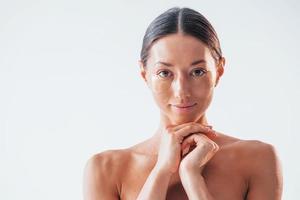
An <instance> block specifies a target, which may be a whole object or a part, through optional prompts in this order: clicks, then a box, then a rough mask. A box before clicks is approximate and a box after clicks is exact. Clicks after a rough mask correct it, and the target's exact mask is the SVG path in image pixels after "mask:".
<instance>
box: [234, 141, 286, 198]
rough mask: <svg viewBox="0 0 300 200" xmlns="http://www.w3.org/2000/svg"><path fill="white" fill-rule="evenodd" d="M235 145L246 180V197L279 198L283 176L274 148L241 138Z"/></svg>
mask: <svg viewBox="0 0 300 200" xmlns="http://www.w3.org/2000/svg"><path fill="white" fill-rule="evenodd" d="M236 145H237V146H238V149H239V154H240V158H242V159H241V160H242V163H243V164H242V166H243V171H244V174H245V176H246V177H247V180H248V192H247V193H248V194H247V199H280V198H281V195H282V187H283V186H282V184H283V180H282V179H283V178H282V169H281V162H280V159H279V156H278V152H277V150H276V148H275V147H274V146H273V145H272V144H269V143H266V142H262V141H259V140H241V141H239V142H238V143H237V144H236Z"/></svg>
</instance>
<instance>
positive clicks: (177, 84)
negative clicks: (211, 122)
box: [173, 75, 191, 103]
mask: <svg viewBox="0 0 300 200" xmlns="http://www.w3.org/2000/svg"><path fill="white" fill-rule="evenodd" d="M173 92H174V96H175V98H176V99H178V100H180V102H181V103H183V102H186V101H188V99H189V98H190V96H191V94H190V87H189V82H188V80H187V78H186V77H184V76H182V75H180V76H178V77H177V78H176V79H175V80H174V82H173Z"/></svg>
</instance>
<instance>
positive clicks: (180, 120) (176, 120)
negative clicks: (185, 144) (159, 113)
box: [169, 115, 201, 125]
mask: <svg viewBox="0 0 300 200" xmlns="http://www.w3.org/2000/svg"><path fill="white" fill-rule="evenodd" d="M200 118H201V116H200V117H199V116H198V117H196V116H193V115H181V116H174V115H173V116H171V117H170V118H169V119H170V121H171V123H172V124H173V125H180V124H184V123H189V122H196V121H198V120H199V119H200Z"/></svg>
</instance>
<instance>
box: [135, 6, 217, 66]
mask: <svg viewBox="0 0 300 200" xmlns="http://www.w3.org/2000/svg"><path fill="white" fill-rule="evenodd" d="M173 33H183V34H185V35H191V36H194V37H196V38H198V39H199V40H201V41H202V42H203V43H204V44H205V45H207V47H208V48H209V49H210V51H211V54H212V56H213V58H214V59H215V60H216V61H219V59H220V58H222V51H221V47H220V42H219V39H218V36H217V33H216V31H215V30H214V28H213V27H212V25H211V24H210V22H209V21H208V20H207V19H206V18H205V17H204V16H203V15H202V14H200V13H199V12H197V11H195V10H193V9H190V8H179V7H174V8H170V9H169V10H167V11H165V12H164V13H162V14H160V15H159V16H158V17H156V18H155V19H154V20H153V21H152V22H151V24H150V25H149V26H148V28H147V30H146V33H145V35H144V38H143V46H142V50H141V54H140V59H141V61H142V63H143V64H144V66H146V63H147V60H148V57H149V50H150V48H151V46H152V45H153V43H154V42H155V41H157V40H158V39H160V38H162V37H164V36H167V35H169V34H173Z"/></svg>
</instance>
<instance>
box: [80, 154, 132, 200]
mask: <svg viewBox="0 0 300 200" xmlns="http://www.w3.org/2000/svg"><path fill="white" fill-rule="evenodd" d="M127 162H128V152H127V150H122V149H120V150H106V151H103V152H100V153H97V154H95V155H93V156H91V157H90V158H89V159H88V161H87V163H86V166H85V170H84V196H85V199H96V198H98V197H99V198H100V197H101V198H103V197H105V198H106V199H118V196H119V194H120V187H121V185H120V175H121V172H122V170H121V169H122V168H123V169H124V167H125V165H126V163H127Z"/></svg>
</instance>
